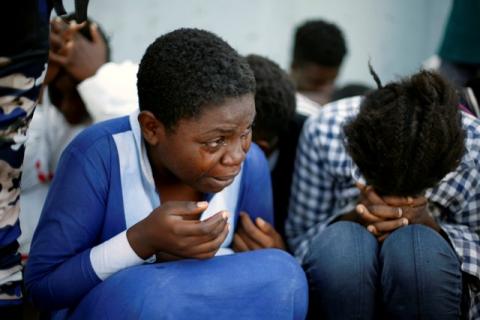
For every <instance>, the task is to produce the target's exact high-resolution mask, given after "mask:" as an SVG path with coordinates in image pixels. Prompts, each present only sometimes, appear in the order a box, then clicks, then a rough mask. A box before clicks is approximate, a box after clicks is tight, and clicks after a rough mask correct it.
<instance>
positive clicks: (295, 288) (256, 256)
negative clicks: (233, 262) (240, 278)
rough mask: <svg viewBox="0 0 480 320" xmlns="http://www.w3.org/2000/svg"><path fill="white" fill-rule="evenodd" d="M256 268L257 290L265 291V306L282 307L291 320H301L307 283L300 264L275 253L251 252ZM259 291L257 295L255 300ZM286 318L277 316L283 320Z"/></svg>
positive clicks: (279, 253) (266, 251)
mask: <svg viewBox="0 0 480 320" xmlns="http://www.w3.org/2000/svg"><path fill="white" fill-rule="evenodd" d="M251 258H252V261H254V264H255V265H256V267H255V268H256V269H257V270H263V271H261V272H255V273H254V274H255V276H254V277H255V280H254V279H251V280H253V281H255V282H256V283H257V284H256V286H257V287H260V288H262V289H261V290H263V289H265V290H267V292H265V294H264V296H265V297H266V299H267V300H268V301H269V302H268V304H272V303H273V304H278V305H282V306H283V307H282V308H285V310H288V311H286V312H287V313H288V314H291V315H292V318H293V319H304V318H305V316H306V314H307V309H308V283H307V278H306V276H305V272H304V271H303V269H302V267H301V266H300V264H299V263H298V262H297V260H295V258H293V257H292V256H291V255H290V254H288V253H287V252H285V251H282V250H277V249H265V250H258V251H253V252H251ZM260 293H261V291H259V292H256V296H257V297H258V299H263V298H261V297H260V296H261V294H260ZM284 316H285V315H283V316H281V317H280V315H278V318H283V317H284Z"/></svg>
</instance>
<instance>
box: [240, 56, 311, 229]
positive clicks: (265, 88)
mask: <svg viewBox="0 0 480 320" xmlns="http://www.w3.org/2000/svg"><path fill="white" fill-rule="evenodd" d="M247 61H248V64H249V65H250V68H251V69H252V71H253V74H254V75H255V81H256V89H255V107H256V109H257V116H256V118H255V126H254V127H253V141H255V143H256V144H258V146H259V147H260V148H261V149H262V150H263V152H264V153H265V155H266V156H267V157H268V159H269V163H270V171H271V175H272V191H273V207H274V212H275V229H276V230H277V231H278V233H280V235H281V236H282V237H283V238H284V237H285V221H286V218H287V212H288V200H289V199H290V189H291V184H292V175H293V166H294V163H295V153H296V150H297V143H298V139H299V136H300V132H301V130H302V126H303V123H304V121H305V116H302V115H300V114H296V113H295V106H296V104H295V87H294V85H293V83H292V81H291V80H290V78H289V77H288V75H287V73H286V72H285V71H283V70H282V69H281V68H280V67H279V66H278V65H277V64H276V63H275V62H273V61H271V60H269V59H267V58H265V57H262V56H258V55H254V54H251V55H248V56H247Z"/></svg>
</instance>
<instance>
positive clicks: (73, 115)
mask: <svg viewBox="0 0 480 320" xmlns="http://www.w3.org/2000/svg"><path fill="white" fill-rule="evenodd" d="M74 19H75V15H74V14H69V15H67V16H64V17H62V20H63V21H65V22H66V23H68V22H70V21H72V20H74ZM93 23H95V24H96V25H97V30H98V33H99V34H100V36H101V38H102V40H103V42H104V44H105V49H106V61H105V62H108V61H110V46H109V42H108V38H107V36H106V34H105V32H104V31H103V30H102V28H101V27H100V26H99V25H98V24H97V23H96V22H94V21H92V20H90V19H87V21H86V22H85V25H84V26H83V27H82V28H81V29H80V30H79V31H78V34H76V35H75V37H76V38H74V40H73V41H84V40H86V41H88V42H93V38H92V34H91V26H92V24H93ZM104 58H105V57H104ZM104 58H103V59H104ZM85 62H87V63H88V61H87V60H85ZM79 82H80V81H78V80H77V79H75V77H74V76H72V75H71V74H70V73H69V72H68V70H67V69H66V68H65V67H62V66H60V67H59V70H58V72H57V73H56V75H55V78H53V80H51V82H50V83H49V85H48V95H49V98H50V101H51V102H52V104H53V105H54V106H55V107H57V109H58V110H60V112H61V113H62V114H63V116H64V117H65V119H66V120H67V122H68V123H70V124H73V125H75V124H80V123H83V122H85V121H86V120H89V118H90V115H89V113H88V111H87V109H86V107H85V104H84V103H83V101H82V99H81V97H80V95H79V94H78V91H77V85H78V84H79Z"/></svg>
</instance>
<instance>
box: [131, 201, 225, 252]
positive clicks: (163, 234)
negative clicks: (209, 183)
mask: <svg viewBox="0 0 480 320" xmlns="http://www.w3.org/2000/svg"><path fill="white" fill-rule="evenodd" d="M207 207H208V203H207V202H191V201H172V202H166V203H164V204H163V205H161V206H160V207H158V208H156V209H155V210H153V211H152V213H150V215H149V216H148V217H146V218H145V219H143V220H142V221H140V222H138V223H137V224H135V225H133V226H132V227H130V228H129V229H128V230H127V238H128V241H129V243H130V245H131V246H132V249H133V250H134V251H135V252H136V253H137V255H138V256H139V257H141V258H143V259H146V258H148V257H150V256H152V255H153V254H156V253H159V252H161V253H163V254H166V255H167V256H176V257H181V258H196V259H207V258H211V257H213V256H214V255H215V253H216V252H217V251H218V249H219V248H220V246H221V244H222V243H223V241H224V240H225V238H226V237H227V235H228V230H229V227H228V223H227V219H228V213H227V212H225V211H220V212H218V213H216V214H215V215H213V216H211V217H210V218H208V219H206V220H204V221H200V219H199V218H200V215H201V214H202V212H203V211H205V210H206V209H207Z"/></svg>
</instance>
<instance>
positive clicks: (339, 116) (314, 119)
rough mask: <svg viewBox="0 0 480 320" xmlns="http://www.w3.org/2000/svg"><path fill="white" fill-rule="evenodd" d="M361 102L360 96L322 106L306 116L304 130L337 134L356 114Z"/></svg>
mask: <svg viewBox="0 0 480 320" xmlns="http://www.w3.org/2000/svg"><path fill="white" fill-rule="evenodd" d="M361 102H362V97H360V96H359V97H353V98H347V99H342V100H339V101H335V102H331V103H329V104H327V105H325V106H324V107H322V108H321V109H320V111H319V112H318V114H316V115H314V116H311V117H310V118H308V120H307V122H306V124H305V130H306V131H308V132H316V133H317V134H319V133H323V134H326V133H329V134H330V135H332V134H338V133H340V132H341V129H342V127H343V125H344V124H345V123H347V122H348V121H350V120H352V119H353V118H354V117H355V116H356V115H357V113H358V111H359V109H360V104H361Z"/></svg>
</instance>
